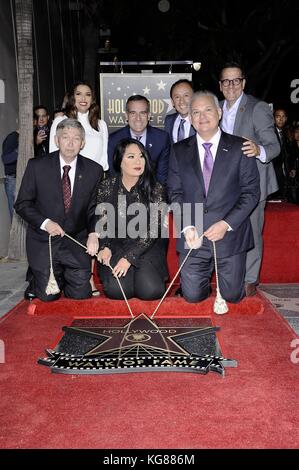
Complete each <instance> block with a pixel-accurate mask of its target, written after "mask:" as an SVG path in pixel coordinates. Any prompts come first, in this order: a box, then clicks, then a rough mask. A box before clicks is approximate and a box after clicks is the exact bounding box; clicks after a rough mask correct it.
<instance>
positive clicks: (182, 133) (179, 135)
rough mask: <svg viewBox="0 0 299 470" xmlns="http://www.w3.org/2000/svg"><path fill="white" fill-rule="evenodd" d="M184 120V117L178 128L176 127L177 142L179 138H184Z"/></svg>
mask: <svg viewBox="0 0 299 470" xmlns="http://www.w3.org/2000/svg"><path fill="white" fill-rule="evenodd" d="M185 122H186V119H181V122H180V125H179V128H178V138H177V142H179V141H180V140H183V139H184V138H185V129H184V124H185Z"/></svg>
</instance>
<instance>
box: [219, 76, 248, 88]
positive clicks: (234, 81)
mask: <svg viewBox="0 0 299 470" xmlns="http://www.w3.org/2000/svg"><path fill="white" fill-rule="evenodd" d="M243 80H244V77H240V78H233V79H232V80H229V79H228V78H225V79H224V80H220V83H221V85H222V86H224V87H228V86H229V85H233V86H238V85H240V83H241V82H242V81H243Z"/></svg>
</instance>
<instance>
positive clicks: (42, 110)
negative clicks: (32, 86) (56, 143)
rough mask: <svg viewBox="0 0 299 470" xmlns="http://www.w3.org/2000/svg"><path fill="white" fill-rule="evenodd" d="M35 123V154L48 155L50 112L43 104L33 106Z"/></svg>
mask: <svg viewBox="0 0 299 470" xmlns="http://www.w3.org/2000/svg"><path fill="white" fill-rule="evenodd" d="M33 125H34V129H33V137H34V156H35V157H39V156H41V155H46V154H48V153H49V137H50V126H49V113H48V110H47V108H46V107H45V106H43V105H42V104H39V105H38V106H35V107H34V108H33Z"/></svg>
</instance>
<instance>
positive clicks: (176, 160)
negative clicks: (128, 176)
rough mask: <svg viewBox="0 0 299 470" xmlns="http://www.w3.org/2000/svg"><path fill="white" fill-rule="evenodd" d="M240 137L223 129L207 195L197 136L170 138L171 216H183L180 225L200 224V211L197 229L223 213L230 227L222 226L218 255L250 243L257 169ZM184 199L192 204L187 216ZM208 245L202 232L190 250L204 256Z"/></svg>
mask: <svg viewBox="0 0 299 470" xmlns="http://www.w3.org/2000/svg"><path fill="white" fill-rule="evenodd" d="M243 142H244V140H243V139H241V138H239V137H236V136H232V135H229V134H226V133H225V132H222V134H221V138H220V141H219V146H218V149H217V153H216V158H215V162H214V167H213V172H212V176H211V180H210V186H209V191H208V194H207V196H206V195H205V186H204V180H203V175H202V170H201V165H200V158H199V152H198V147H197V139H196V136H192V137H189V138H188V139H185V140H182V141H180V142H177V143H176V144H174V145H173V147H172V152H171V155H170V161H169V175H168V181H167V185H168V196H169V200H170V202H171V207H170V208H171V209H172V210H173V212H174V217H175V219H176V220H178V218H179V217H181V227H180V229H182V228H184V227H186V226H188V225H193V226H196V227H199V224H198V221H199V222H200V219H201V215H202V225H203V226H202V228H201V229H200V228H199V232H200V233H199V234H201V232H202V230H203V231H205V230H206V229H208V228H209V227H210V226H211V225H212V224H214V223H215V222H218V221H220V220H222V219H223V220H225V221H226V222H227V223H228V224H229V225H230V226H231V227H232V231H228V232H226V234H225V236H224V238H223V239H222V240H220V241H218V242H217V243H216V249H217V257H219V258H222V257H227V256H232V255H234V254H237V253H241V252H244V251H247V250H248V249H250V248H251V247H252V246H253V236H252V230H251V224H250V219H249V215H250V213H251V212H252V211H253V209H254V208H255V206H256V205H257V203H258V201H259V196H260V189H259V174H258V170H257V165H256V161H255V159H254V158H248V157H246V156H245V155H243V153H242V150H241V147H242V145H243ZM173 203H177V204H176V205H174V204H173ZM184 203H189V205H190V207H191V210H190V220H183V217H182V208H183V207H182V204H184ZM196 203H197V205H196ZM185 209H186V207H185ZM185 209H184V211H185ZM187 209H188V208H187ZM180 212H181V214H179V213H180ZM185 215H186V213H185ZM184 245H185V238H184V235H183V234H182V235H181V236H180V238H178V241H177V250H178V251H179V252H186V247H185V246H184ZM211 250H212V244H211V242H209V241H208V240H207V239H206V238H204V243H203V246H202V248H200V249H198V250H193V251H192V252H191V256H200V257H208V256H210V255H211V253H212V251H211Z"/></svg>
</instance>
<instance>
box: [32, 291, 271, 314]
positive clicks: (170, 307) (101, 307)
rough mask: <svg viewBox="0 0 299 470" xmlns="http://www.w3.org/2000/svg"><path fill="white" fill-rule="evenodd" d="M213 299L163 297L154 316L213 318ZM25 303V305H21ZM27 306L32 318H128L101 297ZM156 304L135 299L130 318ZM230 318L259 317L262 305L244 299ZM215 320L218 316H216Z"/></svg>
mask: <svg viewBox="0 0 299 470" xmlns="http://www.w3.org/2000/svg"><path fill="white" fill-rule="evenodd" d="M214 300H215V297H214V296H211V297H210V298H209V299H207V300H204V301H203V302H199V303H195V304H190V303H188V302H186V301H185V300H184V299H182V298H180V297H175V296H170V297H166V299H164V301H163V302H162V304H161V306H160V307H159V310H158V311H157V316H161V315H167V316H171V315H173V316H177V317H188V316H191V317H194V316H197V315H198V316H203V315H208V316H210V315H212V314H213V305H214ZM24 302H25V301H24ZM27 303H28V310H27V313H28V314H31V315H57V314H66V315H71V316H85V315H88V316H91V315H95V316H111V317H118V316H127V315H130V314H129V311H128V308H127V305H126V303H125V301H124V300H111V299H107V298H106V297H104V296H100V297H96V298H95V297H94V298H91V299H87V300H71V299H66V298H65V297H61V298H60V299H59V300H57V301H54V302H50V303H47V302H41V301H40V300H38V299H34V300H33V301H32V302H31V303H29V302H28V301H27ZM158 303H159V300H153V301H146V302H145V301H141V300H138V299H135V298H134V299H129V305H130V307H131V309H132V312H133V315H137V314H139V313H146V314H147V315H149V316H150V315H151V314H152V313H153V312H154V310H155V308H156V307H157V305H158ZM228 307H229V314H241V315H260V314H261V313H263V309H264V307H263V302H262V301H261V299H260V298H259V297H250V298H245V299H244V300H242V301H241V302H240V303H239V304H229V303H228ZM216 316H218V315H216Z"/></svg>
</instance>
